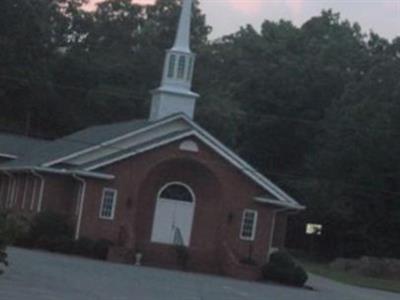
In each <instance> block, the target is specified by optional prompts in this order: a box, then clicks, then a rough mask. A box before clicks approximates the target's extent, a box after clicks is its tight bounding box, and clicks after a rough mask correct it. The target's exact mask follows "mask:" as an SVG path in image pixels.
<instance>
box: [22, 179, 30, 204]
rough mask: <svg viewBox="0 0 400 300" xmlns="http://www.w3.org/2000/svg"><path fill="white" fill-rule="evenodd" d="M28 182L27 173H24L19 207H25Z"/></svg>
mask: <svg viewBox="0 0 400 300" xmlns="http://www.w3.org/2000/svg"><path fill="white" fill-rule="evenodd" d="M28 183H29V176H28V174H26V175H25V182H24V193H23V195H22V202H21V209H25V203H26V196H27V195H28Z"/></svg>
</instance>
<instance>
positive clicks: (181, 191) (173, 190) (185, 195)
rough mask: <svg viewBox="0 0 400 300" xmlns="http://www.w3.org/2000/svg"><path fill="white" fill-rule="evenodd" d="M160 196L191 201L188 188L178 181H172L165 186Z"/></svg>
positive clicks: (191, 197)
mask: <svg viewBox="0 0 400 300" xmlns="http://www.w3.org/2000/svg"><path fill="white" fill-rule="evenodd" d="M160 198H162V199H169V200H175V201H185V202H192V201H193V196H192V193H191V192H190V190H189V189H188V188H186V186H184V185H182V184H179V183H173V184H170V185H168V186H167V187H165V188H164V189H163V190H162V192H161V194H160Z"/></svg>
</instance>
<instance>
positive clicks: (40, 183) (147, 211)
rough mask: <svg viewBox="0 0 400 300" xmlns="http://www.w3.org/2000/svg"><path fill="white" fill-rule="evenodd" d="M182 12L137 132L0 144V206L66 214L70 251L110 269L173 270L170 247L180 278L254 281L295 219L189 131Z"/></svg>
mask: <svg viewBox="0 0 400 300" xmlns="http://www.w3.org/2000/svg"><path fill="white" fill-rule="evenodd" d="M191 10H192V0H185V1H183V7H182V12H181V16H180V20H179V26H178V30H177V34H176V39H175V43H174V46H173V47H172V49H170V50H169V51H167V54H166V59H165V65H164V72H163V74H162V82H161V86H160V87H159V88H157V89H156V90H154V91H152V103H151V112H150V116H149V118H148V119H147V120H133V121H128V122H123V123H116V124H109V125H102V126H94V127H90V128H87V129H84V130H82V131H79V132H76V133H74V134H71V135H69V136H65V137H62V138H60V139H56V140H53V141H48V140H40V139H33V138H28V137H25V136H17V135H9V134H0V205H1V207H2V208H5V209H7V210H10V211H12V212H15V213H19V214H24V215H27V216H32V215H34V214H36V213H39V212H41V211H47V210H49V211H54V212H58V213H63V214H67V215H68V217H69V219H70V222H71V224H72V225H73V227H74V232H75V238H76V239H79V238H80V237H89V238H92V239H107V240H110V241H112V242H113V243H114V246H113V247H112V248H111V249H110V251H109V259H110V260H114V261H120V262H126V263H134V259H135V253H139V252H140V253H141V254H142V263H143V264H144V265H156V266H163V267H172V268H173V267H177V257H176V256H177V252H176V248H177V247H176V246H177V245H179V246H185V247H186V249H187V254H188V269H190V270H193V271H201V272H209V273H215V274H224V275H228V276H233V277H239V278H248V279H255V278H257V277H258V276H259V275H260V266H261V265H263V264H264V263H265V262H266V261H267V260H268V257H269V255H270V254H271V252H273V251H275V250H276V249H279V248H282V247H283V246H284V240H285V231H286V219H287V216H288V214H289V213H293V212H297V211H299V210H302V209H304V207H303V206H301V205H299V204H298V203H297V202H296V201H295V200H294V199H293V198H291V197H290V196H289V195H288V194H286V193H285V192H284V191H283V190H281V189H280V188H279V187H277V186H276V185H275V184H273V183H272V182H271V181H270V180H268V179H267V178H265V177H264V176H263V175H262V174H260V173H258V172H257V171H256V170H255V169H253V168H252V167H251V166H250V165H248V164H247V163H246V162H245V161H243V160H242V159H241V158H240V157H238V156H237V155H236V154H235V153H234V152H232V151H231V150H229V149H228V148H227V147H226V146H224V145H223V144H222V143H221V142H219V141H218V140H217V139H216V138H214V137H213V136H212V135H210V134H209V133H208V132H206V131H205V130H204V129H202V128H201V127H200V126H199V125H198V124H196V122H194V121H193V114H194V110H195V104H196V100H197V98H198V97H199V95H198V94H196V93H194V92H192V91H191V82H192V76H193V69H194V60H195V56H194V54H192V52H191V50H190V46H189V36H190V22H191V20H190V19H191ZM249 261H252V262H253V263H252V264H249V263H248V262H249ZM246 262H247V263H246Z"/></svg>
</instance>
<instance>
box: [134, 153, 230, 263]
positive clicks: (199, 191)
mask: <svg viewBox="0 0 400 300" xmlns="http://www.w3.org/2000/svg"><path fill="white" fill-rule="evenodd" d="M168 182H182V183H185V184H187V185H188V186H190V188H191V189H192V190H193V192H194V194H195V195H196V207H195V212H194V219H193V226H192V237H191V243H190V247H189V250H190V252H191V253H192V258H193V259H192V261H193V262H195V261H196V259H195V258H198V259H201V260H204V258H205V257H210V258H211V257H213V258H215V257H216V251H217V245H218V241H219V240H220V238H219V236H220V230H221V228H220V226H221V224H222V223H223V222H221V219H222V218H224V217H225V214H224V213H223V210H222V206H223V203H222V199H223V191H222V185H221V183H220V178H218V177H217V175H216V174H215V173H214V172H213V171H212V170H211V169H210V168H209V167H208V166H207V165H205V164H204V163H202V162H199V161H196V160H195V159H188V158H174V159H167V160H165V161H162V162H160V163H158V164H157V165H155V166H153V167H152V168H151V169H150V170H149V171H148V172H147V174H146V175H145V177H144V179H143V180H142V182H141V184H140V187H139V192H138V207H137V213H136V216H137V217H136V220H135V221H136V222H135V223H136V226H135V227H136V237H137V240H136V242H137V247H138V248H139V250H141V251H143V252H145V253H144V259H145V260H146V258H148V259H149V260H151V261H156V260H165V261H160V264H169V263H171V264H172V261H173V260H174V258H172V257H168V255H167V253H169V254H171V253H170V252H171V251H170V250H169V249H168V248H171V247H170V246H166V245H162V244H156V243H151V242H150V239H151V230H152V225H153V219H154V212H155V205H156V200H157V194H158V192H159V190H160V189H161V188H162V187H163V186H164V185H165V184H166V183H168ZM146 252H147V253H146ZM163 254H165V255H166V257H163ZM207 265H210V263H208V264H207Z"/></svg>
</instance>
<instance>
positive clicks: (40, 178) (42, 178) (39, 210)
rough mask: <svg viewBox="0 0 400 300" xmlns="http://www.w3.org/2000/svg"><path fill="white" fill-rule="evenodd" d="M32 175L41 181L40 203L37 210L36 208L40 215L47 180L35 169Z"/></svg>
mask: <svg viewBox="0 0 400 300" xmlns="http://www.w3.org/2000/svg"><path fill="white" fill-rule="evenodd" d="M31 173H32V175H33V176H35V177H37V178H39V180H40V188H39V197H38V203H37V208H36V211H37V212H38V213H40V212H41V210H42V202H43V192H44V185H45V183H46V180H45V178H44V177H43V176H42V175H40V174H39V173H38V172H36V170H35V169H32V170H31Z"/></svg>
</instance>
